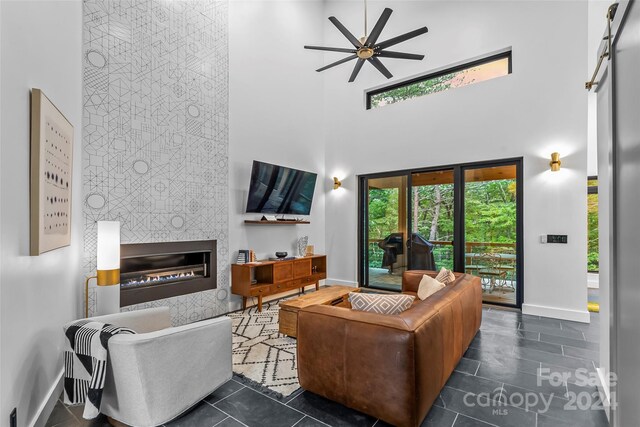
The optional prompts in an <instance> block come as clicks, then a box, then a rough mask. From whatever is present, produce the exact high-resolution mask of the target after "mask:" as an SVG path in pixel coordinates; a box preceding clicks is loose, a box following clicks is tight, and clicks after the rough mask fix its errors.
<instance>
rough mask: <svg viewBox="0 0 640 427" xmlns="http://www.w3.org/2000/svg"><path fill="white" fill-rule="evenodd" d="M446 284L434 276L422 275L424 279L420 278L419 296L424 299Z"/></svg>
mask: <svg viewBox="0 0 640 427" xmlns="http://www.w3.org/2000/svg"><path fill="white" fill-rule="evenodd" d="M445 286H446V285H445V284H444V283H442V282H438V281H437V280H436V279H434V278H433V277H431V276H429V275H427V274H425V275H424V276H422V280H420V285H419V286H418V298H420V299H421V300H422V301H424V300H426V299H427V298H429V297H430V296H431V295H433V294H435V293H436V292H438V291H439V290H440V289H442V288H444V287H445Z"/></svg>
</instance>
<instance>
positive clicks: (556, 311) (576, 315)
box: [522, 304, 591, 323]
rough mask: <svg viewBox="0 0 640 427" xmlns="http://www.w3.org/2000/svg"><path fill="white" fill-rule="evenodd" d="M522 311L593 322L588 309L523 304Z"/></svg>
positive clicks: (543, 315)
mask: <svg viewBox="0 0 640 427" xmlns="http://www.w3.org/2000/svg"><path fill="white" fill-rule="evenodd" d="M522 313H523V314H531V315H534V316H542V317H551V318H554V319H562V320H571V321H573V322H581V323H591V316H590V315H589V312H588V311H587V310H584V311H581V310H568V309H566V308H557V307H547V306H544V305H534V304H522Z"/></svg>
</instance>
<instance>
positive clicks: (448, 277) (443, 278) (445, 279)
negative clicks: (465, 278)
mask: <svg viewBox="0 0 640 427" xmlns="http://www.w3.org/2000/svg"><path fill="white" fill-rule="evenodd" d="M436 280H437V281H438V282H440V283H444V284H445V285H446V284H447V283H451V282H453V281H454V280H456V275H455V274H453V271H451V270H447V269H446V268H444V267H442V268H441V269H440V272H439V273H438V275H437V276H436Z"/></svg>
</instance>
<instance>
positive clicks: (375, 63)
mask: <svg viewBox="0 0 640 427" xmlns="http://www.w3.org/2000/svg"><path fill="white" fill-rule="evenodd" d="M367 61H369V62H371V64H373V66H374V67H376V68H377V69H378V71H380V72H381V73H382V74H383V75H384V76H385V77H386V78H388V79H390V78H391V77H393V74H391V73H390V72H389V70H387V67H385V66H384V65H382V62H380V60H379V59H378V58H376V57H375V56H372V57H371V58H369V59H367Z"/></svg>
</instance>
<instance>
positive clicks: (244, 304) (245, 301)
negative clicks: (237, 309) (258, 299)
mask: <svg viewBox="0 0 640 427" xmlns="http://www.w3.org/2000/svg"><path fill="white" fill-rule="evenodd" d="M246 309H247V297H242V311H245V310H246Z"/></svg>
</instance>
